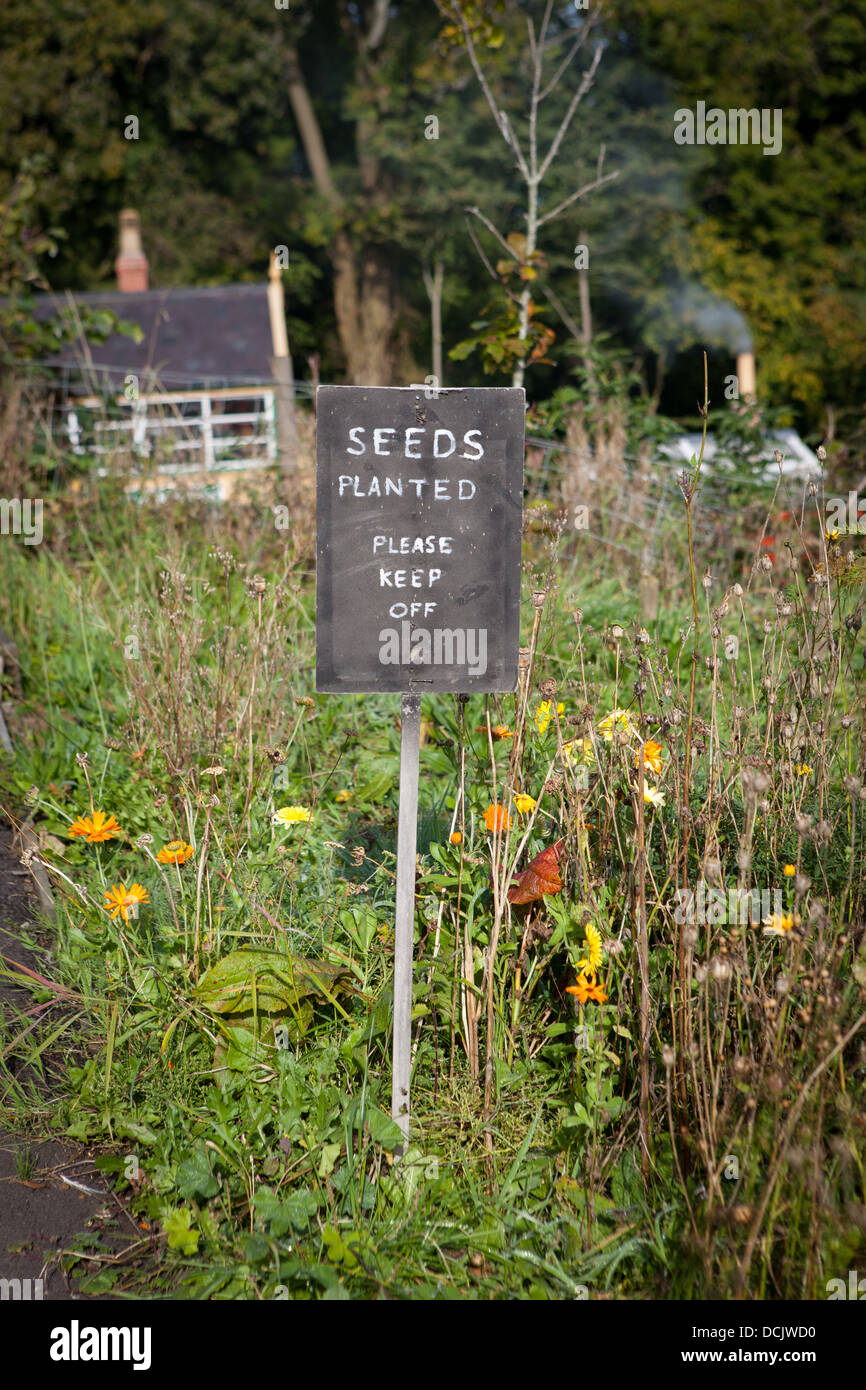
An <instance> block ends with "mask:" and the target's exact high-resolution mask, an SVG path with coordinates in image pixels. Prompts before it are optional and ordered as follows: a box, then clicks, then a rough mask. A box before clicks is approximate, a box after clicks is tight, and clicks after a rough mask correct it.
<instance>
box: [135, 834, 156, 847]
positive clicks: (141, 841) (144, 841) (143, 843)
mask: <svg viewBox="0 0 866 1390" xmlns="http://www.w3.org/2000/svg"><path fill="white" fill-rule="evenodd" d="M152 844H153V836H152V835H147V834H145V835H139V837H138V839H137V840H136V842H135V848H136V849H146V848H147V846H148V845H152Z"/></svg>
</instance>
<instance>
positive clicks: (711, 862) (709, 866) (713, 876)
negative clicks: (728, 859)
mask: <svg viewBox="0 0 866 1390" xmlns="http://www.w3.org/2000/svg"><path fill="white" fill-rule="evenodd" d="M703 870H704V878H705V879H706V880H707V882H708V883H720V882H721V879H722V864H721V860H719V859H716V857H715V856H714V855H713V856H708V857H707V858H706V859H705V860H704V863H703Z"/></svg>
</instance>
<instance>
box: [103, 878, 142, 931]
mask: <svg viewBox="0 0 866 1390" xmlns="http://www.w3.org/2000/svg"><path fill="white" fill-rule="evenodd" d="M149 902H150V898H149V897H148V895H147V889H146V888H144V887H143V886H142V885H141V884H140V883H133V884H131V885H130V886H129V888H125V887H124V885H123V884H122V883H118V884H115V886H114V887H113V888H110V889H108V891H107V892H106V894H105V902H104V903H103V907H104V908H105V911H106V912H107V913H108V915H109V917H116V916H117V914H118V912H119V913H120V915H121V917H122V918H123V920H124V922H128V921H129V919H130V917H132V918H135V917H137V916H138V909H139V906H140V905H141V903H149Z"/></svg>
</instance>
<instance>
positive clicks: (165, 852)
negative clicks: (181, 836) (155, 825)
mask: <svg viewBox="0 0 866 1390" xmlns="http://www.w3.org/2000/svg"><path fill="white" fill-rule="evenodd" d="M194 854H195V850H194V849H193V847H192V845H187V844H185V843H184V841H183V840H169V842H168V844H167V845H163V847H162V849H161V850H160V851H159V854H158V855H157V856H156V862H157V864H185V863H186V861H187V860H188V859H192V857H193V855H194Z"/></svg>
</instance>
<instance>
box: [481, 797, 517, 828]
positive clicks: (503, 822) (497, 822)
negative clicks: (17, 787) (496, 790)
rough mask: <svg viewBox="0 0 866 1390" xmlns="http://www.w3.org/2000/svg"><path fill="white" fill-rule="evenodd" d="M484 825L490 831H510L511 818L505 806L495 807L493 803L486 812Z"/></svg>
mask: <svg viewBox="0 0 866 1390" xmlns="http://www.w3.org/2000/svg"><path fill="white" fill-rule="evenodd" d="M484 824H485V825H486V826H487V829H488V830H510V829H511V817H510V816H509V814H508V812H507V811H506V809H505V807H504V806H498V805H494V804H493V803H492V802H491V804H490V805H489V806H488V807H487V810H486V811H485V812H484Z"/></svg>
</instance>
